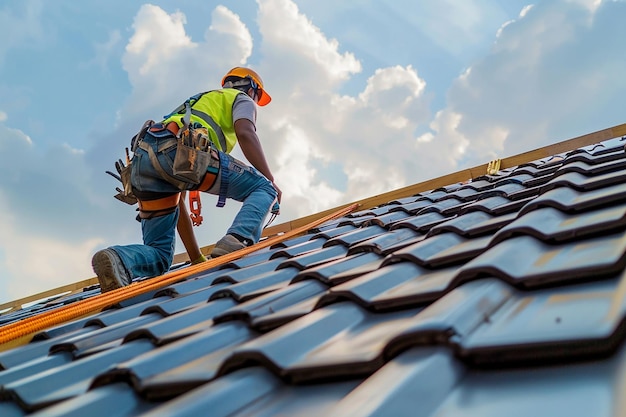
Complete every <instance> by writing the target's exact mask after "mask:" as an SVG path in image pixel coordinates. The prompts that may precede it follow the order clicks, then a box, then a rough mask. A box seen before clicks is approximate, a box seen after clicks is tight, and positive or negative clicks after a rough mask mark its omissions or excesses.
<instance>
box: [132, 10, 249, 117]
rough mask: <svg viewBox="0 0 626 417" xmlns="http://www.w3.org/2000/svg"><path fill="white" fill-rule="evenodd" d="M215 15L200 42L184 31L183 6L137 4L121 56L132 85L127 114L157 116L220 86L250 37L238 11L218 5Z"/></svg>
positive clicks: (244, 55) (242, 57) (243, 55)
mask: <svg viewBox="0 0 626 417" xmlns="http://www.w3.org/2000/svg"><path fill="white" fill-rule="evenodd" d="M212 19H213V21H212V24H211V25H210V26H209V28H208V29H207V31H206V33H205V36H204V40H203V41H200V42H196V41H194V40H193V39H191V37H190V36H189V35H188V34H187V33H186V31H185V24H186V17H185V15H184V14H183V13H182V12H175V13H172V14H167V13H166V12H165V11H164V10H163V9H161V8H160V7H157V6H153V5H143V6H142V7H141V8H140V9H139V11H138V12H137V15H136V16H135V20H134V23H133V29H134V33H133V35H132V36H131V38H130V40H129V42H128V45H127V46H126V53H125V54H124V57H123V59H122V63H123V67H124V69H125V70H126V72H127V73H128V77H129V80H130V82H131V84H132V88H133V92H132V96H131V98H130V99H129V101H128V103H127V104H126V106H125V110H124V112H125V114H124V118H125V119H126V120H128V119H132V117H133V115H135V116H136V115H138V114H139V115H142V117H144V116H145V117H152V118H158V117H160V116H162V115H163V114H165V113H166V112H168V111H170V110H171V109H173V108H175V107H176V106H177V105H178V104H180V102H182V101H183V100H184V99H186V98H187V97H189V96H191V95H193V94H196V93H198V92H201V91H207V90H210V89H213V88H219V87H220V84H219V83H220V81H221V79H222V76H223V74H225V73H226V71H227V70H228V69H230V68H232V67H233V66H236V65H239V64H241V63H242V62H245V61H246V59H247V58H248V57H249V56H250V53H251V50H252V37H251V35H250V33H249V31H248V29H247V28H246V26H245V25H244V24H243V23H242V22H241V20H240V19H239V18H238V16H236V15H235V14H233V13H232V12H231V11H229V10H228V9H226V8H225V7H223V6H218V7H217V8H216V9H215V10H214V12H213V14H212ZM120 123H121V122H120Z"/></svg>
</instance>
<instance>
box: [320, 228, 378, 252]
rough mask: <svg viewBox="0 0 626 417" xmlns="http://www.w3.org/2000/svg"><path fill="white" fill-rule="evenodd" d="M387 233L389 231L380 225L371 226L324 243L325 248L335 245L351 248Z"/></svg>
mask: <svg viewBox="0 0 626 417" xmlns="http://www.w3.org/2000/svg"><path fill="white" fill-rule="evenodd" d="M386 231H387V230H386V229H385V228H384V227H381V226H378V225H371V226H367V227H363V228H359V229H355V230H353V231H351V232H348V233H344V234H342V235H339V236H336V237H333V238H332V239H328V241H327V242H326V243H324V247H329V246H333V245H343V246H346V247H350V246H352V245H355V244H357V243H359V242H362V241H364V240H367V239H369V238H371V237H373V236H378V235H382V234H383V233H385V232H386Z"/></svg>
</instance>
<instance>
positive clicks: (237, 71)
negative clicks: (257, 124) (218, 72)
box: [222, 67, 272, 106]
mask: <svg viewBox="0 0 626 417" xmlns="http://www.w3.org/2000/svg"><path fill="white" fill-rule="evenodd" d="M228 77H239V78H247V77H249V78H251V79H252V80H253V81H254V82H255V83H256V85H257V88H258V89H259V90H260V91H261V98H259V102H258V103H257V104H258V105H259V106H265V105H266V104H268V103H269V102H270V101H272V97H271V96H270V95H269V94H267V91H266V90H265V87H264V86H263V80H262V79H261V77H259V74H257V73H256V72H255V71H253V70H251V69H250V68H244V67H235V68H233V69H231V70H230V71H228V72H227V73H226V75H224V78H222V86H224V83H225V82H226V78H228Z"/></svg>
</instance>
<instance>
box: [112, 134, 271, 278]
mask: <svg viewBox="0 0 626 417" xmlns="http://www.w3.org/2000/svg"><path fill="white" fill-rule="evenodd" d="M167 139H168V138H167V134H165V137H162V138H160V139H159V138H158V137H156V136H154V135H151V134H147V135H146V137H145V138H144V141H145V142H146V143H148V144H149V145H150V146H151V147H152V148H153V149H154V151H155V153H156V154H157V157H158V159H159V161H160V162H161V166H162V167H163V168H164V169H165V170H166V171H167V172H168V174H172V172H171V167H172V163H173V160H174V156H175V154H176V149H175V147H173V148H170V147H167V148H163V146H161V149H160V150H159V144H161V145H162V144H163V143H165V142H164V140H167ZM225 157H226V158H227V160H228V167H227V169H226V170H224V167H220V172H219V174H218V178H217V180H216V181H215V184H214V186H213V187H211V189H210V190H209V191H208V193H210V194H215V195H217V194H218V193H219V190H220V184H221V181H224V179H226V180H227V181H228V189H227V192H226V197H227V198H230V199H233V200H236V201H240V202H242V203H243V204H242V206H241V209H240V210H239V212H238V213H237V215H236V216H235V219H234V221H233V223H232V225H231V226H230V228H229V229H228V231H227V233H229V234H231V233H235V234H237V235H240V236H242V237H244V238H246V239H249V240H251V241H252V242H254V243H256V242H258V241H259V239H260V238H261V232H262V231H263V222H264V220H265V217H266V216H267V213H268V212H269V210H270V208H271V206H272V203H273V202H274V200H275V199H276V195H277V193H276V190H275V189H274V187H273V186H272V183H271V182H270V181H269V180H268V179H267V178H265V176H264V175H263V174H261V173H260V172H259V171H257V170H256V169H255V168H254V167H250V166H247V165H246V164H244V163H243V162H241V161H238V160H237V159H235V158H233V157H232V156H230V155H225ZM135 164H137V165H135ZM133 165H134V167H133V168H134V169H133V174H132V183H133V186H134V187H135V188H137V189H138V190H141V191H151V192H173V191H177V188H176V187H174V186H173V185H172V184H170V183H168V182H167V181H165V180H164V179H163V178H162V177H161V176H160V175H159V173H158V172H157V171H156V170H155V169H154V167H153V166H152V163H151V162H150V159H149V157H148V153H147V152H146V151H145V150H143V149H137V151H136V152H135V156H134V157H133ZM192 186H193V184H190V185H189V189H191V188H192ZM178 215H179V213H178V208H176V211H175V212H174V213H171V214H168V215H165V216H160V217H155V218H151V219H142V220H141V231H142V235H143V245H138V244H134V245H125V246H112V247H111V249H113V250H115V252H116V253H117V254H118V255H119V256H120V258H121V259H122V262H123V263H124V266H125V267H126V269H127V270H128V272H129V273H130V275H131V278H137V277H152V276H157V275H161V274H163V273H165V272H167V270H168V269H169V267H170V266H171V264H172V260H173V258H174V250H175V247H174V246H175V242H176V239H175V238H176V223H177V221H178Z"/></svg>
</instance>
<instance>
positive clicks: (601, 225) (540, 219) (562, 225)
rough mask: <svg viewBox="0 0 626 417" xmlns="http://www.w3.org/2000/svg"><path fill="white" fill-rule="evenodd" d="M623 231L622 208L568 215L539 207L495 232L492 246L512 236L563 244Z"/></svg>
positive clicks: (625, 215) (625, 209)
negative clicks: (595, 235)
mask: <svg viewBox="0 0 626 417" xmlns="http://www.w3.org/2000/svg"><path fill="white" fill-rule="evenodd" d="M624 228H626V204H624V203H622V204H621V205H617V206H611V207H607V208H600V209H597V210H593V211H587V212H584V213H581V214H578V213H577V214H568V213H564V212H562V211H560V210H557V209H555V208H552V207H542V208H539V209H537V210H533V211H530V212H528V213H526V214H524V215H523V216H521V217H519V218H518V219H517V220H515V221H514V222H512V223H510V224H508V225H507V226H505V227H504V228H502V230H500V231H498V232H497V233H496V234H495V235H494V237H493V240H492V244H496V243H498V242H501V241H502V240H505V239H509V238H511V237H513V236H516V235H532V236H535V237H537V238H539V239H541V240H543V241H545V242H564V241H568V240H573V239H578V238H581V237H585V236H588V235H594V234H598V233H604V232H610V231H611V230H623V229H624Z"/></svg>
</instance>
